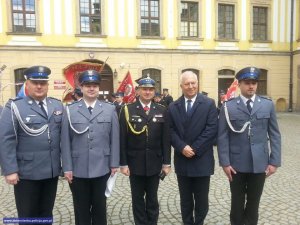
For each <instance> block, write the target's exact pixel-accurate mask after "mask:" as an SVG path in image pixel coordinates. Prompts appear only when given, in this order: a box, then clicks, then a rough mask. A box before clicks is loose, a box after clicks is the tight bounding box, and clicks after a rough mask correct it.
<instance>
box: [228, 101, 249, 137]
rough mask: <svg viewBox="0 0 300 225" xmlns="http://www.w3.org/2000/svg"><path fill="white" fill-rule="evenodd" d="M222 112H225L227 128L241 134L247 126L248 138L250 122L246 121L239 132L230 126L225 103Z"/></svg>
mask: <svg viewBox="0 0 300 225" xmlns="http://www.w3.org/2000/svg"><path fill="white" fill-rule="evenodd" d="M224 111H225V117H226V121H227V124H228V126H229V127H230V129H231V130H232V131H233V132H235V133H243V132H244V131H245V130H246V128H247V126H248V125H249V127H248V137H250V130H251V122H250V121H247V122H246V123H245V124H244V126H243V127H242V129H240V130H235V129H234V127H233V126H232V124H231V122H230V119H229V114H228V109H227V105H226V102H224Z"/></svg>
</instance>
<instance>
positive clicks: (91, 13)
mask: <svg viewBox="0 0 300 225" xmlns="http://www.w3.org/2000/svg"><path fill="white" fill-rule="evenodd" d="M79 11H80V33H81V34H101V32H102V31H101V29H102V28H101V2H100V0H79Z"/></svg>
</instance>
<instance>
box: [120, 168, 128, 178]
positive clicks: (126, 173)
mask: <svg viewBox="0 0 300 225" xmlns="http://www.w3.org/2000/svg"><path fill="white" fill-rule="evenodd" d="M120 170H121V173H123V174H124V175H126V176H130V171H129V167H128V166H126V167H121V169H120Z"/></svg>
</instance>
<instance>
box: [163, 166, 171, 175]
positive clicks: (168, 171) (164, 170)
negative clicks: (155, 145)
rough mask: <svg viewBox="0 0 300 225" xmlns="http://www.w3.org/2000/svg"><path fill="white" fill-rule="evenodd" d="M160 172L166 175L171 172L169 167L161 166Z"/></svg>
mask: <svg viewBox="0 0 300 225" xmlns="http://www.w3.org/2000/svg"><path fill="white" fill-rule="evenodd" d="M161 170H162V171H163V172H164V173H165V174H166V175H168V174H169V173H170V172H171V166H163V167H162V169H161Z"/></svg>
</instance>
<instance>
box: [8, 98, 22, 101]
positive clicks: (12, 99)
mask: <svg viewBox="0 0 300 225" xmlns="http://www.w3.org/2000/svg"><path fill="white" fill-rule="evenodd" d="M21 99H23V98H22V97H16V98H10V99H9V101H14V102H15V101H18V100H21Z"/></svg>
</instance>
